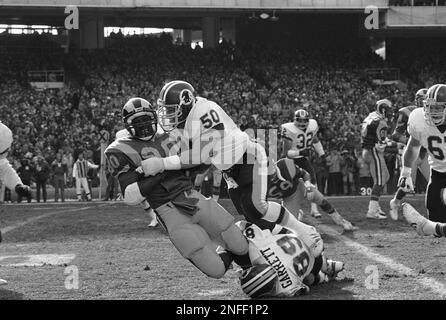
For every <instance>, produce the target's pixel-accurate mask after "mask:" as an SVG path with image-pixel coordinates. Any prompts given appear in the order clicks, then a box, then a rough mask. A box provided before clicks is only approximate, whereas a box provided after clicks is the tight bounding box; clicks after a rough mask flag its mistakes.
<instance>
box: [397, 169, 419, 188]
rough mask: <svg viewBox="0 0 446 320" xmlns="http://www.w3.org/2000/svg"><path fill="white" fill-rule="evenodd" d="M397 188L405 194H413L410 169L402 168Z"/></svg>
mask: <svg viewBox="0 0 446 320" xmlns="http://www.w3.org/2000/svg"><path fill="white" fill-rule="evenodd" d="M398 187H400V188H401V189H403V191H404V192H406V193H414V192H415V191H414V186H413V181H412V169H411V168H408V167H403V169H402V170H401V175H400V178H399V179H398Z"/></svg>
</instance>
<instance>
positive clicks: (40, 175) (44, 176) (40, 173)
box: [34, 156, 51, 202]
mask: <svg viewBox="0 0 446 320" xmlns="http://www.w3.org/2000/svg"><path fill="white" fill-rule="evenodd" d="M50 171H51V170H50V167H49V166H48V163H47V162H46V161H45V159H44V158H43V157H42V156H38V158H37V159H36V164H35V166H34V179H35V181H36V189H37V190H36V200H37V202H40V190H42V197H43V202H46V199H47V194H46V183H47V181H48V179H49V177H50Z"/></svg>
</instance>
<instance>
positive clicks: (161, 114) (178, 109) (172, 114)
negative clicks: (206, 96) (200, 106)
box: [158, 80, 196, 131]
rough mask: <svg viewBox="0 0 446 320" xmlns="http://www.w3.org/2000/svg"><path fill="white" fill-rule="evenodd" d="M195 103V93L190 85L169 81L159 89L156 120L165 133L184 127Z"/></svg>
mask: <svg viewBox="0 0 446 320" xmlns="http://www.w3.org/2000/svg"><path fill="white" fill-rule="evenodd" d="M195 101H196V92H195V89H194V87H192V85H191V84H190V83H187V82H185V81H181V80H175V81H170V82H168V83H166V84H165V85H164V87H163V88H162V89H161V92H160V95H159V99H158V119H159V123H160V125H161V127H162V128H163V129H164V130H165V131H171V130H173V129H175V128H177V127H178V126H180V125H184V123H185V122H186V119H187V116H188V115H189V112H190V110H191V109H192V107H193V106H194V104H195Z"/></svg>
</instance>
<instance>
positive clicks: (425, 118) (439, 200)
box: [398, 84, 446, 223]
mask: <svg viewBox="0 0 446 320" xmlns="http://www.w3.org/2000/svg"><path fill="white" fill-rule="evenodd" d="M407 131H408V132H409V134H410V137H409V141H408V143H407V147H406V150H405V151H404V154H403V168H402V170H401V176H400V179H399V181H398V186H399V187H400V188H402V189H403V191H404V192H413V188H414V186H413V181H412V167H413V164H414V162H415V161H416V160H417V158H418V157H419V153H420V148H421V147H424V148H425V149H426V150H427V152H428V155H429V165H430V167H431V175H430V179H429V185H428V187H427V193H426V201H425V202H426V208H427V212H428V218H429V220H431V221H434V222H442V223H444V222H446V202H445V200H446V199H445V197H444V195H445V189H446V85H445V84H436V85H434V86H432V87H430V88H429V90H428V91H427V95H426V100H425V102H424V108H423V109H422V108H417V109H415V110H414V111H412V113H411V114H410V116H409V122H408V125H407Z"/></svg>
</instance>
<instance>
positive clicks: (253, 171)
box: [141, 80, 298, 230]
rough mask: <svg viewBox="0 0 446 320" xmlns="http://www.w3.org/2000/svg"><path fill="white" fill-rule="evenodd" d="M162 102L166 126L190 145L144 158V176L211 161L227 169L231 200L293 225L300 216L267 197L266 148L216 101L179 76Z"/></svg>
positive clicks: (252, 214) (252, 215) (248, 213)
mask: <svg viewBox="0 0 446 320" xmlns="http://www.w3.org/2000/svg"><path fill="white" fill-rule="evenodd" d="M158 105H159V109H158V117H159V121H160V124H161V126H162V127H163V129H164V130H166V131H167V132H171V131H173V130H174V129H177V130H176V131H177V133H175V134H173V135H174V136H177V137H178V136H181V137H182V138H183V141H184V140H186V145H188V146H189V148H188V149H187V150H186V149H182V153H181V154H180V155H173V156H169V157H154V158H149V159H147V160H144V161H142V163H141V164H142V171H143V172H144V174H145V175H146V176H150V175H155V174H157V173H159V172H163V171H165V170H167V171H168V170H178V169H181V168H185V167H190V166H194V165H200V164H204V163H207V164H213V165H214V166H215V167H216V168H217V169H220V170H222V171H223V172H224V175H225V176H226V178H225V180H226V182H227V183H228V185H229V186H230V187H231V188H229V196H230V198H231V200H232V201H233V202H234V203H235V202H238V203H242V206H240V207H239V209H241V211H239V213H240V214H242V215H244V216H245V217H247V218H249V219H251V220H262V219H263V220H265V221H269V222H272V223H277V224H280V225H283V226H286V227H289V228H290V229H291V230H294V228H295V227H296V225H297V223H298V220H297V219H296V218H295V217H294V216H293V215H292V214H291V213H290V212H289V211H288V210H286V209H285V208H284V207H283V206H281V205H280V204H278V203H275V202H272V201H267V200H266V194H267V182H268V180H267V175H268V158H267V155H266V151H265V149H264V148H263V147H262V146H261V145H260V144H259V143H257V142H254V141H252V140H251V139H250V138H249V136H248V135H247V133H246V132H243V131H241V130H240V128H238V127H237V125H236V124H235V123H234V121H233V120H232V119H231V117H229V116H228V115H227V114H226V112H225V111H223V109H222V108H221V107H220V106H219V105H218V104H216V103H215V102H212V101H210V100H207V99H205V98H202V97H197V95H196V92H195V89H194V88H193V87H192V85H191V84H189V83H187V82H185V81H178V80H176V81H171V82H168V83H167V84H166V85H164V87H163V88H162V89H161V92H160V96H159V100H158ZM178 131H179V132H181V134H178ZM191 158H192V159H191Z"/></svg>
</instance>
